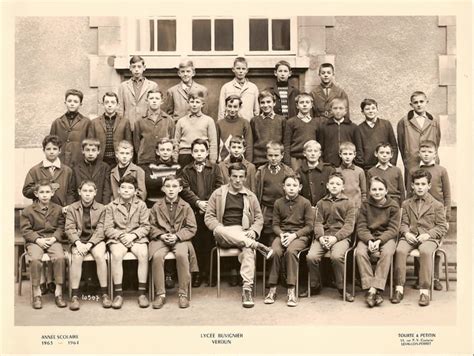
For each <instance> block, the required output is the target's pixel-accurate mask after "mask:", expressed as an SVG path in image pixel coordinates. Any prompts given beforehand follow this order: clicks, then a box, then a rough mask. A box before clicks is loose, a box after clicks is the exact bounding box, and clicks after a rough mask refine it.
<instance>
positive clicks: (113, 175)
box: [110, 141, 146, 200]
mask: <svg viewBox="0 0 474 356" xmlns="http://www.w3.org/2000/svg"><path fill="white" fill-rule="evenodd" d="M115 157H116V158H117V165H116V166H115V167H114V168H113V169H112V170H111V171H110V186H111V188H112V195H113V199H117V198H118V196H119V192H118V190H119V182H120V180H121V179H122V178H123V177H126V176H132V177H134V178H135V180H136V181H137V196H138V197H139V198H140V199H142V200H145V199H146V187H145V172H143V169H141V168H140V167H138V166H136V165H135V164H134V163H132V158H133V146H132V144H131V143H130V142H128V141H120V142H119V144H118V145H117V147H116V148H115Z"/></svg>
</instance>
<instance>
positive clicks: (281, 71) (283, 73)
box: [274, 65, 291, 82]
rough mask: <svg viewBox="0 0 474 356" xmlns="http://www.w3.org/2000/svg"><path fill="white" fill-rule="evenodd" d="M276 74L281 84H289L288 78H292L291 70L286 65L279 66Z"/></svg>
mask: <svg viewBox="0 0 474 356" xmlns="http://www.w3.org/2000/svg"><path fill="white" fill-rule="evenodd" d="M274 73H275V77H276V78H277V80H278V81H279V82H287V81H288V78H289V77H291V70H290V69H289V68H288V67H287V66H285V65H280V66H278V69H277V70H275V71H274Z"/></svg>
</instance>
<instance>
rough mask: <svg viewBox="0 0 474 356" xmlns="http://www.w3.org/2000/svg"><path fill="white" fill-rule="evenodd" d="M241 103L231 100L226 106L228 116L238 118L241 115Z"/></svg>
mask: <svg viewBox="0 0 474 356" xmlns="http://www.w3.org/2000/svg"><path fill="white" fill-rule="evenodd" d="M239 110H240V102H239V101H238V100H237V99H235V100H229V101H228V102H227V104H226V106H225V112H226V114H227V116H230V117H236V116H237V115H238V114H239Z"/></svg>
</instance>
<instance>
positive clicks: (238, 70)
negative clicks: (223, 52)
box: [232, 62, 249, 80]
mask: <svg viewBox="0 0 474 356" xmlns="http://www.w3.org/2000/svg"><path fill="white" fill-rule="evenodd" d="M248 71H249V69H248V68H247V64H245V63H243V62H236V63H235V64H234V66H233V67H232V72H233V73H234V75H235V77H236V78H237V80H244V79H245V76H246V75H247V73H248Z"/></svg>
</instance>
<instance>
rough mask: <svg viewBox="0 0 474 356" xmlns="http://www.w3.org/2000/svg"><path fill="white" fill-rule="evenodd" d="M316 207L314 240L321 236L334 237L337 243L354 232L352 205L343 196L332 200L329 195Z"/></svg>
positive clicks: (353, 210)
mask: <svg viewBox="0 0 474 356" xmlns="http://www.w3.org/2000/svg"><path fill="white" fill-rule="evenodd" d="M316 207H317V214H316V220H315V222H314V238H315V239H319V238H320V237H321V236H335V237H336V239H337V241H341V240H344V239H347V238H349V237H350V236H351V234H352V232H353V231H354V224H355V208H354V203H353V202H351V201H350V200H349V198H347V197H346V196H345V195H344V194H341V196H340V197H339V198H334V199H333V198H332V197H331V196H330V195H329V194H328V195H326V196H325V197H324V198H323V199H321V200H320V201H319V202H318V204H317V205H316Z"/></svg>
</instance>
